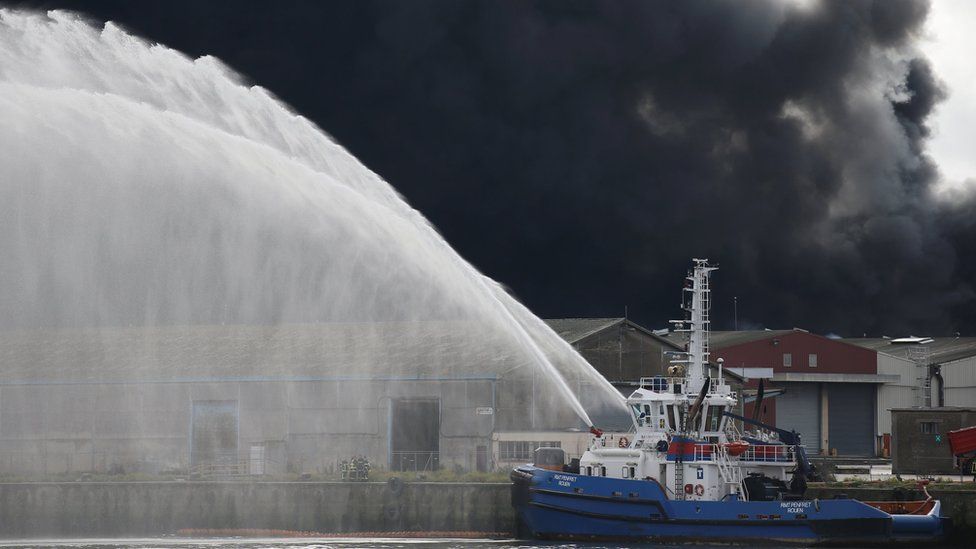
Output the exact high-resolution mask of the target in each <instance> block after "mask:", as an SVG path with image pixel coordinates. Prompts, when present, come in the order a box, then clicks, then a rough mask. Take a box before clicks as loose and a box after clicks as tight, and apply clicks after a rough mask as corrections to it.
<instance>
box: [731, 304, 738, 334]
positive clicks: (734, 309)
mask: <svg viewBox="0 0 976 549" xmlns="http://www.w3.org/2000/svg"><path fill="white" fill-rule="evenodd" d="M732 329H733V330H735V331H737V332H738V331H739V296H732Z"/></svg>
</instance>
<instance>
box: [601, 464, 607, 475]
mask: <svg viewBox="0 0 976 549" xmlns="http://www.w3.org/2000/svg"><path fill="white" fill-rule="evenodd" d="M600 476H601V477H605V476H607V468H606V467H604V466H602V465H601V466H600Z"/></svg>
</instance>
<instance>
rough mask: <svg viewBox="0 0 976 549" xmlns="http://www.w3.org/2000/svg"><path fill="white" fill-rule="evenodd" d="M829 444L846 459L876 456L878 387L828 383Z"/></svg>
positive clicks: (865, 384)
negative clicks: (875, 409) (875, 419)
mask: <svg viewBox="0 0 976 549" xmlns="http://www.w3.org/2000/svg"><path fill="white" fill-rule="evenodd" d="M826 385H827V410H828V411H827V423H828V429H827V443H828V444H829V445H830V447H831V448H837V453H838V454H839V455H842V456H873V455H874V400H875V399H874V394H875V388H874V385H871V384H868V383H828V384H826Z"/></svg>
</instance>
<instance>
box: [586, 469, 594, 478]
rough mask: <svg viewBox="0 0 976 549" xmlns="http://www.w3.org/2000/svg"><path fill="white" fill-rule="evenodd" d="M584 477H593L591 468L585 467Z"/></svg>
mask: <svg viewBox="0 0 976 549" xmlns="http://www.w3.org/2000/svg"><path fill="white" fill-rule="evenodd" d="M586 476H588V477H592V476H593V468H592V467H587V468H586Z"/></svg>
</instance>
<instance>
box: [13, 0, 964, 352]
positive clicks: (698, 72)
mask: <svg viewBox="0 0 976 549" xmlns="http://www.w3.org/2000/svg"><path fill="white" fill-rule="evenodd" d="M30 5H31V6H34V7H37V6H39V5H40V6H44V7H67V8H70V9H76V10H79V11H83V12H85V13H88V14H89V15H90V16H91V17H93V18H95V19H99V20H106V19H112V20H114V21H116V22H118V23H119V24H121V25H122V26H125V27H127V28H129V29H130V30H132V31H133V32H136V33H138V34H141V35H143V36H146V37H147V38H149V39H152V40H156V41H159V42H161V43H165V44H167V45H168V46H171V47H174V48H176V49H180V50H182V51H184V52H186V53H188V54H189V55H193V56H196V55H202V54H212V55H215V56H217V57H219V58H221V59H222V60H224V61H225V62H227V63H228V64H229V65H230V66H232V67H233V68H234V69H236V70H239V71H241V72H243V73H244V74H246V75H247V76H248V77H249V78H251V79H253V82H254V83H256V84H259V85H261V86H264V87H266V88H268V89H270V90H271V91H272V92H274V93H275V94H277V95H278V96H279V97H281V98H282V99H283V100H284V101H286V102H288V103H289V104H291V105H293V106H294V108H295V110H296V111H297V112H298V113H301V114H303V115H305V116H307V117H308V118H310V119H312V120H313V121H315V122H317V123H318V124H319V125H320V126H321V127H322V128H324V129H325V130H326V131H328V132H330V133H331V134H332V135H333V136H335V137H336V139H337V140H338V141H339V142H341V143H343V144H344V145H345V146H347V147H348V148H349V149H350V150H351V151H352V152H353V153H354V154H356V155H357V156H359V157H360V158H361V159H362V160H363V161H364V162H365V163H366V164H367V165H368V166H370V167H371V168H373V169H374V170H376V171H377V172H378V173H380V174H381V175H382V176H384V177H385V178H386V179H388V180H389V181H391V182H392V183H393V185H394V186H396V187H397V188H398V189H399V190H400V192H402V193H403V194H404V195H405V196H406V197H407V198H408V200H410V202H411V203H412V204H413V205H415V206H416V207H417V208H418V209H419V210H420V211H422V212H423V213H424V214H425V215H426V216H427V217H428V218H430V219H431V220H432V222H433V223H434V224H435V225H436V226H437V227H438V228H439V229H440V230H441V231H442V232H443V233H444V234H445V236H446V237H447V239H448V240H449V241H450V242H451V243H452V244H453V245H454V246H455V247H456V248H458V250H459V251H460V253H461V255H463V256H464V257H466V258H468V259H469V260H470V261H472V262H473V263H474V264H475V265H477V266H478V267H479V268H480V269H482V270H483V271H484V272H486V273H487V274H488V275H490V276H491V277H493V278H495V279H497V280H499V281H501V282H503V283H505V284H507V285H508V286H509V287H511V288H512V289H513V291H514V292H515V293H516V294H517V295H518V296H519V297H520V298H521V299H522V300H523V301H524V302H525V303H526V304H527V305H528V306H529V307H530V308H531V309H533V310H534V311H535V312H536V313H537V314H539V315H541V316H549V317H567V316H618V315H621V314H622V313H623V310H624V307H625V306H628V307H629V310H630V312H631V315H632V316H633V317H635V318H636V319H637V320H639V321H641V322H644V323H647V324H649V325H652V326H655V327H657V326H661V325H663V323H664V321H665V320H666V319H668V318H672V317H674V315H675V314H676V312H677V304H678V289H679V287H680V283H681V281H680V278H681V276H682V275H683V272H684V270H685V269H686V268H687V266H688V265H689V261H690V258H691V257H692V256H696V257H709V258H711V259H712V260H713V261H716V262H718V263H720V264H721V267H722V270H721V271H720V272H719V274H718V275H717V277H716V280H715V289H716V291H717V294H716V299H717V302H716V310H715V315H714V316H715V318H716V327H718V328H722V327H726V328H727V327H729V324H730V321H731V316H732V311H731V301H732V297H733V295H735V296H738V303H739V323H740V326H742V325H753V326H769V327H789V326H794V325H795V326H803V327H807V328H810V329H813V330H816V331H821V332H827V331H833V332H837V333H841V334H843V335H860V334H862V333H868V334H872V335H880V334H881V333H885V334H889V335H897V334H906V333H909V332H913V333H927V334H938V333H951V332H954V331H961V332H963V333H972V332H974V330H976V313H974V310H976V309H974V307H973V306H974V291H973V287H972V281H973V276H974V274H976V259H974V258H976V240H974V238H973V237H974V236H976V226H974V221H973V219H974V215H973V214H974V210H976V206H974V200H973V198H972V196H971V195H970V194H967V193H958V194H957V195H955V196H949V197H947V196H944V195H943V196H941V197H940V196H938V195H937V194H936V192H935V186H936V184H937V182H938V179H939V175H938V170H937V167H936V166H935V165H934V164H933V162H932V160H931V159H930V158H929V157H927V156H926V154H925V143H926V138H927V137H928V135H929V131H930V130H929V128H928V127H927V125H926V120H927V118H928V116H929V115H930V113H931V112H932V109H933V108H934V107H935V106H936V105H937V104H938V102H939V101H940V99H942V98H943V97H945V94H946V93H947V91H946V90H945V89H944V87H943V86H942V85H941V84H940V83H939V80H938V78H937V75H935V74H933V72H932V69H931V68H930V66H929V64H928V63H927V61H926V60H925V59H924V58H923V57H921V56H920V54H919V53H918V51H917V49H916V42H917V40H918V38H919V35H920V33H921V30H922V25H923V23H924V20H925V16H926V13H927V10H928V6H927V4H926V3H924V2H917V1H912V0H908V1H895V0H884V1H882V0H878V1H874V2H872V1H864V0H862V1H845V2H796V3H790V2H780V1H767V2H763V1H753V2H740V1H725V2H723V1H701V2H698V1H682V2H651V1H636V2H626V1H614V2H578V1H566V0H558V1H543V2H538V1H537V2H515V1H511V2H495V1H492V2H472V1H462V2H457V1H453V0H451V1H442V2H429V1H411V2H402V1H396V2H385V1H382V2H375V1H374V2H364V1H361V0H354V1H349V2H323V3H319V2H307V3H295V2H284V3H282V2H270V3H261V4H256V5H254V6H248V7H245V6H242V5H241V4H240V3H238V2H179V3H174V2H165V3H157V4H148V5H147V4H146V3H142V2H140V3H130V2H79V3H75V2H45V3H42V4H38V3H32V4H30Z"/></svg>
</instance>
